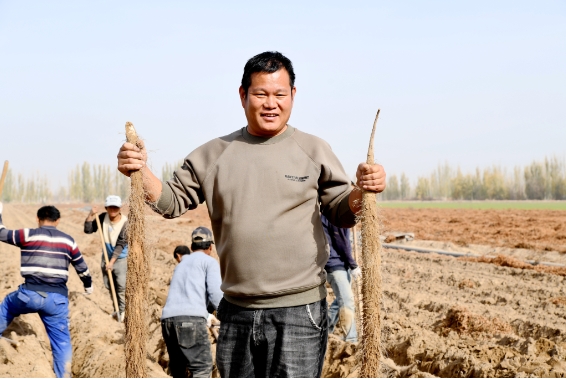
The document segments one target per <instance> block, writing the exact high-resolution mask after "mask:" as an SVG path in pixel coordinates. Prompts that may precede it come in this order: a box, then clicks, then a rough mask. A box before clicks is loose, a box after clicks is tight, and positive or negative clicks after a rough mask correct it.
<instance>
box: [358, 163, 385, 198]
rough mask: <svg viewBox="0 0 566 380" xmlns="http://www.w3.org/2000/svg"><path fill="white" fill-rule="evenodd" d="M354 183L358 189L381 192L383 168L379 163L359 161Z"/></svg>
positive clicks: (383, 176) (383, 188)
mask: <svg viewBox="0 0 566 380" xmlns="http://www.w3.org/2000/svg"><path fill="white" fill-rule="evenodd" d="M356 180H357V181H356V185H358V187H359V188H360V189H364V190H367V191H375V192H376V193H381V192H382V191H383V190H385V170H384V169H383V166H381V165H379V164H374V165H368V164H365V163H361V164H359V165H358V170H357V171H356Z"/></svg>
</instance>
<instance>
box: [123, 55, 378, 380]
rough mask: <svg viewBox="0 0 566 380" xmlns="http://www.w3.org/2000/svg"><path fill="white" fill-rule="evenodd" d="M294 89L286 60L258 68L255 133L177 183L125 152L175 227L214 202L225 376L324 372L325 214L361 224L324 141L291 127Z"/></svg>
mask: <svg viewBox="0 0 566 380" xmlns="http://www.w3.org/2000/svg"><path fill="white" fill-rule="evenodd" d="M294 80H295V74H294V71H293V66H292V64H291V61H290V60H289V59H288V58H287V57H285V56H283V55H282V54H281V53H278V52H265V53H261V54H258V55H256V56H255V57H253V58H251V59H250V60H249V61H248V62H247V63H246V65H245V67H244V74H243V77H242V84H241V86H240V89H239V93H240V101H241V104H242V107H243V108H244V113H245V115H246V119H247V126H245V127H243V128H240V129H238V130H236V131H235V132H232V133H230V134H228V135H226V136H223V137H220V138H216V139H214V140H211V141H209V142H208V143H206V144H204V145H202V146H201V147H199V148H197V149H195V150H194V151H193V152H192V153H190V154H189V155H188V156H187V157H186V158H185V160H184V162H183V164H182V166H181V167H180V168H179V169H177V170H176V171H175V173H174V176H173V178H172V179H171V180H169V181H167V182H164V183H162V182H161V181H160V180H159V179H158V178H157V177H156V176H155V175H154V174H153V173H152V172H151V171H150V169H149V167H148V166H147V165H146V161H147V154H146V150H145V148H143V147H142V148H141V149H140V148H138V147H136V146H134V145H133V144H129V143H124V144H123V145H122V147H121V148H120V152H119V153H118V170H120V171H121V172H122V173H123V174H125V175H130V173H131V172H132V171H136V170H141V172H142V174H143V176H142V177H143V183H144V190H145V194H146V201H147V202H148V203H150V204H151V205H152V207H153V208H154V210H156V211H157V212H159V213H161V214H162V215H163V216H164V217H165V218H176V217H179V216H181V215H182V214H184V213H185V212H186V211H187V210H190V209H194V208H196V207H197V206H198V205H199V203H203V202H206V205H207V207H208V212H209V216H210V219H211V221H212V229H213V232H214V236H215V238H216V240H215V242H216V249H217V252H218V256H219V258H220V268H221V274H222V280H223V282H222V290H223V291H224V298H223V299H222V301H221V302H220V305H219V307H218V313H217V315H218V319H220V321H221V322H222V326H221V328H220V336H219V339H218V345H217V349H216V354H217V357H216V363H217V365H218V369H219V371H220V375H221V376H222V377H250V376H261V377H318V376H320V374H321V371H322V364H323V358H324V353H325V351H326V344H327V339H328V320H327V318H328V314H327V304H326V288H325V283H326V272H325V271H324V266H325V264H326V262H327V261H328V251H327V249H326V239H325V237H324V232H323V230H322V223H321V221H320V217H319V214H320V212H322V213H323V214H324V215H325V216H326V217H327V218H328V220H329V221H330V222H331V223H333V224H335V225H337V226H340V227H352V226H354V225H355V223H356V212H358V211H359V210H360V208H361V191H360V190H359V189H352V186H351V184H350V181H349V178H348V175H347V174H346V172H345V171H344V169H343V168H342V165H341V164H340V161H339V160H338V158H337V157H336V156H335V155H334V153H333V152H332V150H331V149H330V146H329V145H328V144H327V143H326V142H325V141H323V140H322V139H320V138H318V137H315V136H313V135H310V134H307V133H305V132H302V131H300V130H298V129H297V128H294V127H292V126H290V125H289V124H287V121H288V120H289V117H290V116H291V109H292V107H293V101H294V99H295V93H296V87H295V85H294ZM194 136H196V129H195V135H194ZM187 138H192V135H191V134H190V133H189V135H188V137H187ZM356 177H357V185H358V186H359V187H361V188H364V189H366V190H368V191H375V192H381V191H383V190H384V189H385V171H384V169H383V167H382V166H381V165H377V164H376V165H367V164H365V163H362V164H360V165H359V166H358V168H357V173H356Z"/></svg>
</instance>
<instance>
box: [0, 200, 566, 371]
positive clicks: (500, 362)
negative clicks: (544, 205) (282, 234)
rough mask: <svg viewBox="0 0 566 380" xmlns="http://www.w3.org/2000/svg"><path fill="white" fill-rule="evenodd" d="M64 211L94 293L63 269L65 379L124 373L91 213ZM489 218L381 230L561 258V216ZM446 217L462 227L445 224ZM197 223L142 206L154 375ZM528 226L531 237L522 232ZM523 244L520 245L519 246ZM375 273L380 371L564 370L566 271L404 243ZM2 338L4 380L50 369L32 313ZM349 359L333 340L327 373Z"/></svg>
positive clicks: (415, 215)
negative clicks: (67, 341)
mask: <svg viewBox="0 0 566 380" xmlns="http://www.w3.org/2000/svg"><path fill="white" fill-rule="evenodd" d="M36 209H37V206H29V205H25V206H22V205H13V204H7V205H5V207H4V210H5V211H4V224H5V225H6V226H7V227H8V228H12V229H15V228H23V227H34V226H35V225H36V222H35V212H36ZM60 209H61V211H62V220H61V225H60V229H61V230H63V231H65V232H67V233H69V234H70V235H72V236H73V237H74V238H75V239H76V241H77V242H78V244H79V247H80V249H81V251H82V252H83V254H84V256H85V259H86V261H87V264H88V265H89V268H90V270H91V272H92V275H93V280H94V284H95V293H94V294H93V295H91V296H88V297H87V296H85V295H83V294H82V291H83V290H82V284H81V282H80V280H79V279H78V276H77V275H76V274H75V273H73V271H72V269H71V275H70V280H69V284H68V285H69V290H70V297H69V298H70V319H71V321H70V323H71V334H72V343H73V364H72V372H73V376H74V377H125V372H124V356H123V355H124V350H123V341H124V328H123V325H122V324H120V323H118V322H116V321H115V320H113V319H112V317H111V316H110V313H111V312H112V303H111V300H110V297H109V295H108V293H107V291H106V289H104V287H103V285H102V276H101V270H100V248H99V244H98V240H97V238H98V236H96V235H85V234H84V233H83V232H82V228H83V220H84V218H85V217H86V215H87V210H88V209H87V208H85V207H84V205H62V206H60ZM450 213H453V214H452V215H451V214H450ZM482 213H484V216H482ZM493 213H494V212H491V211H477V210H460V211H457V212H455V211H454V210H430V211H429V210H392V209H388V210H384V215H385V217H386V219H385V223H384V224H385V227H386V229H387V230H388V231H408V232H414V233H415V234H416V241H414V242H411V244H420V245H421V246H427V245H429V246H435V245H438V247H442V248H444V249H448V248H451V249H450V250H452V249H460V250H466V249H468V250H474V252H475V253H482V252H484V253H489V252H495V253H501V252H503V253H505V254H507V255H511V256H514V257H517V258H520V259H525V258H529V257H532V258H534V259H538V260H541V261H554V262H564V257H565V256H566V255H564V254H563V253H562V252H563V249H564V245H565V241H564V240H563V239H562V238H560V236H563V235H564V233H565V225H566V213H564V212H562V213H561V212H553V211H545V212H539V211H535V212H533V211H512V212H502V211H501V212H500V211H498V212H497V213H501V214H502V216H500V217H501V218H502V220H503V222H500V225H496V223H494V222H493V221H492V220H494V218H495V219H496V218H497V216H495V214H493ZM434 218H436V219H434ZM452 219H458V220H459V221H460V222H450V220H452ZM529 219H534V220H535V222H533V221H530V220H529ZM464 221H465V222H464ZM472 221H474V222H472ZM460 224H462V226H460ZM490 224H493V225H492V226H490ZM198 225H205V226H210V222H209V220H208V216H207V214H206V209H205V208H204V207H201V208H199V209H197V210H195V211H192V212H189V213H187V214H186V215H185V216H183V217H182V218H179V219H176V220H167V221H165V220H163V219H162V218H161V217H159V216H157V215H155V214H151V213H148V230H149V231H150V233H149V234H148V241H149V244H150V246H151V256H152V265H151V267H152V273H151V282H150V294H149V321H148V326H149V337H150V339H149V342H148V346H147V347H148V357H147V365H148V368H149V376H152V377H166V376H167V373H166V371H165V370H164V368H165V367H166V365H167V360H168V357H167V352H166V349H165V347H164V344H163V341H162V339H161V330H160V325H159V317H160V315H161V308H162V305H163V304H164V301H165V298H166V295H167V289H168V282H169V280H170V277H171V274H172V271H173V268H174V265H175V262H174V261H173V257H172V251H173V248H174V247H175V246H176V245H178V244H187V243H188V241H189V237H190V232H191V231H192V230H193V229H194V228H195V227H196V226H198ZM502 225H503V226H506V227H505V228H504V229H502V227H501V226H502ZM456 226H458V227H456ZM509 226H511V227H509ZM521 226H522V227H521ZM508 227H509V228H508ZM447 228H452V231H450V232H447V230H446V229H447ZM498 229H499V230H500V231H506V232H505V234H507V235H506V237H501V238H499V237H498V236H499V235H501V234H502V232H499V233H495V231H497V230H498ZM551 230H552V231H554V233H552V232H551ZM515 231H516V232H515ZM521 231H522V232H521ZM529 231H531V232H532V231H535V232H536V231H539V232H538V235H537V234H536V233H535V232H532V235H529V234H531V232H529ZM533 236H534V237H536V239H535V238H534V237H533ZM513 239H516V243H514V242H513ZM519 243H524V244H525V245H520V246H517V245H518V244H519ZM547 248H548V249H547ZM545 249H546V250H545ZM541 257H543V258H544V260H542V259H541ZM19 261H20V258H19V252H18V249H16V248H13V247H10V246H8V245H5V244H2V245H0V270H1V271H2V274H3V275H2V276H0V299H3V298H4V297H5V296H6V294H8V293H9V292H12V291H14V290H15V289H16V288H17V286H18V285H19V284H20V283H21V282H22V278H21V277H20V275H19ZM383 275H384V305H383V310H382V316H383V322H384V330H383V347H384V351H385V352H386V355H387V358H386V359H385V360H384V364H385V365H384V368H385V371H386V372H385V374H386V375H387V376H389V377H409V376H410V377H422V376H441V377H470V376H475V377H484V376H489V377H511V376H515V377H554V376H558V377H560V376H562V377H564V376H566V277H565V276H559V275H554V274H546V273H539V272H536V271H534V270H531V269H517V268H509V267H501V266H497V265H493V264H486V263H476V262H467V261H463V260H460V259H455V258H451V257H445V256H439V255H435V254H429V255H423V254H418V253H410V252H406V251H400V250H399V251H398V250H386V251H384V252H383ZM329 300H332V295H331V294H330V295H329ZM336 332H337V331H336ZM337 333H338V332H337ZM3 336H4V337H7V338H10V339H13V340H15V341H17V342H18V346H17V347H13V346H12V345H11V344H10V343H9V342H7V341H6V340H4V339H0V376H2V377H53V376H54V374H53V371H52V369H51V351H50V347H49V341H48V339H47V335H46V333H45V330H44V328H43V325H42V323H41V321H40V320H39V317H38V316H37V315H24V316H21V317H18V318H16V320H14V322H13V323H12V325H11V326H10V327H9V328H8V330H6V331H5V332H4V334H3ZM357 354H359V353H358V346H357V345H356V344H349V343H348V344H346V343H344V342H342V341H341V340H340V337H339V336H338V335H331V337H330V340H329V346H328V352H327V355H326V361H325V367H324V375H325V376H327V377H347V376H356V374H357V373H358V372H357V371H358V366H357V362H358V356H357Z"/></svg>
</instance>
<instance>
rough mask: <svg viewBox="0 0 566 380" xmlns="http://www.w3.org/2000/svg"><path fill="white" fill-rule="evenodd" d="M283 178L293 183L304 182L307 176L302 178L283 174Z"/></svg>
mask: <svg viewBox="0 0 566 380" xmlns="http://www.w3.org/2000/svg"><path fill="white" fill-rule="evenodd" d="M285 178H286V179H287V180H289V181H293V182H305V181H306V180H307V179H309V176H308V175H306V176H304V177H297V176H296V175H288V174H285Z"/></svg>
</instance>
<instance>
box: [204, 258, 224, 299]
mask: <svg viewBox="0 0 566 380" xmlns="http://www.w3.org/2000/svg"><path fill="white" fill-rule="evenodd" d="M220 285H222V278H221V277H220V265H218V263H217V262H216V260H214V259H212V260H209V265H208V267H207V271H206V293H207V298H208V302H209V303H210V304H211V305H212V306H214V309H218V304H219V303H220V301H221V300H222V297H224V293H223V292H222V290H220Z"/></svg>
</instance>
